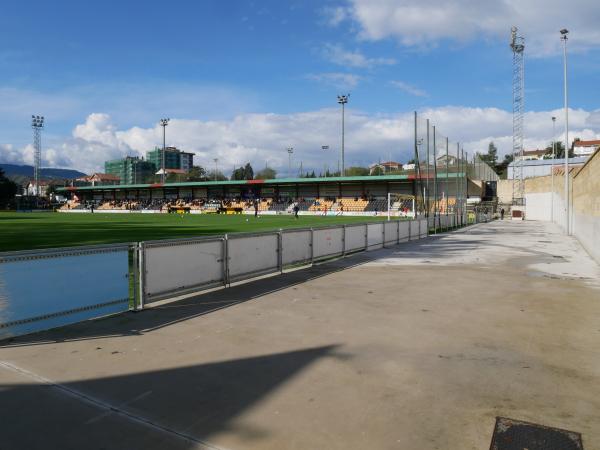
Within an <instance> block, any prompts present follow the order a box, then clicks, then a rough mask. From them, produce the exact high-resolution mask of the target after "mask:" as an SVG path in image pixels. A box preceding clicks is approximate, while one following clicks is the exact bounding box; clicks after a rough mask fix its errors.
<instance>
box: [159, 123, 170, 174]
mask: <svg viewBox="0 0 600 450" xmlns="http://www.w3.org/2000/svg"><path fill="white" fill-rule="evenodd" d="M169 120H171V119H169V118H168V117H167V118H165V119H160V126H161V127H162V129H163V149H162V158H161V166H162V167H161V169H162V170H161V172H162V173H161V175H160V181H161V183H162V184H165V179H166V171H167V168H166V167H165V152H166V151H167V138H166V136H167V132H166V130H167V125H169Z"/></svg>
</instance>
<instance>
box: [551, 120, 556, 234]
mask: <svg viewBox="0 0 600 450" xmlns="http://www.w3.org/2000/svg"><path fill="white" fill-rule="evenodd" d="M554 158H556V117H554V116H552V165H551V166H550V171H551V172H550V178H551V180H552V195H551V197H550V220H551V221H552V222H554Z"/></svg>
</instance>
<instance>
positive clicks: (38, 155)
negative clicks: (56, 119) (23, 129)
mask: <svg viewBox="0 0 600 450" xmlns="http://www.w3.org/2000/svg"><path fill="white" fill-rule="evenodd" d="M31 128H32V129H33V148H34V152H35V153H34V154H33V182H34V185H35V186H34V193H35V196H36V197H37V196H38V195H40V174H41V171H42V129H43V128H44V116H31Z"/></svg>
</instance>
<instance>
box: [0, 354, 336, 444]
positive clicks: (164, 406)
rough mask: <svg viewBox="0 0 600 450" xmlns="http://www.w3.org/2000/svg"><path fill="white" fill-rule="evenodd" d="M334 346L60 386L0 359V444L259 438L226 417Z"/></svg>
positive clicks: (260, 434)
mask: <svg viewBox="0 0 600 450" xmlns="http://www.w3.org/2000/svg"><path fill="white" fill-rule="evenodd" d="M336 348H337V346H336V345H329V346H322V347H315V348H306V349H301V350H296V351H290V352H284V353H275V354H268V355H261V356H256V357H250V358H243V359H235V360H230V361H222V362H214V363H208V364H200V365H194V366H188V367H177V368H169V369H164V370H157V371H148V372H143V373H134V374H127V375H117V376H109V377H100V378H94V379H84V380H80V381H76V382H68V383H64V384H54V383H51V382H48V381H46V382H40V381H41V380H37V379H36V380H32V383H31V384H26V383H23V379H26V378H28V376H27V373H18V372H19V371H20V369H18V368H14V367H12V368H11V367H7V366H6V365H5V363H0V369H2V370H3V371H4V370H6V371H7V372H5V373H6V374H7V375H8V374H10V372H11V371H12V372H14V375H15V376H16V377H15V382H14V383H10V382H8V383H7V382H4V384H2V385H0V404H2V408H0V423H3V424H4V426H3V427H2V433H1V434H2V439H1V440H2V443H1V444H0V447H1V448H2V449H7V450H8V449H30V450H32V449H50V448H57V449H58V448H60V449H84V448H87V449H91V448H93V449H111V450H116V449H123V450H130V449H138V448H139V449H141V448H144V449H166V448H168V449H191V448H211V446H210V444H207V443H206V441H207V440H209V438H210V436H211V435H214V434H215V433H217V432H220V431H225V430H227V431H228V432H229V433H232V434H234V435H236V436H237V437H238V438H239V439H240V440H241V441H250V440H260V439H262V438H264V437H266V436H267V431H266V430H263V429H260V428H254V427H247V426H241V425H239V424H235V423H234V419H235V418H236V417H237V416H239V415H240V414H241V413H243V412H244V411H245V410H246V409H248V408H250V407H251V406H252V405H254V404H255V403H256V402H258V401H259V400H261V399H263V398H264V397H265V396H266V395H268V394H269V393H272V392H273V391H274V390H276V389H277V388H278V386H279V385H281V384H282V383H285V382H287V381H289V380H290V379H291V378H292V377H294V376H295V375H296V374H298V373H299V372H300V371H302V370H303V369H305V368H307V366H309V365H310V364H312V363H314V362H315V361H317V360H318V359H320V358H324V357H334V358H335V357H345V356H343V355H337V356H336V354H335V349H336ZM11 369H12V370H11ZM3 378H4V379H5V380H6V379H7V378H6V377H3ZM30 378H32V377H30ZM307 395H308V394H307ZM307 401H308V398H307ZM9 424H10V425H9ZM202 444H205V446H203V445H202Z"/></svg>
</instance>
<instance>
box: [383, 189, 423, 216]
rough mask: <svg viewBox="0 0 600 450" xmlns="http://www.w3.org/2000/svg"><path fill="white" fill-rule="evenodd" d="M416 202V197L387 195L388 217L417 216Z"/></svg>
mask: <svg viewBox="0 0 600 450" xmlns="http://www.w3.org/2000/svg"><path fill="white" fill-rule="evenodd" d="M415 208H416V201H415V196H414V195H407V194H392V193H388V195H387V217H388V220H390V218H391V217H412V218H415V217H416V216H417V214H416V209H415Z"/></svg>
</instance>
